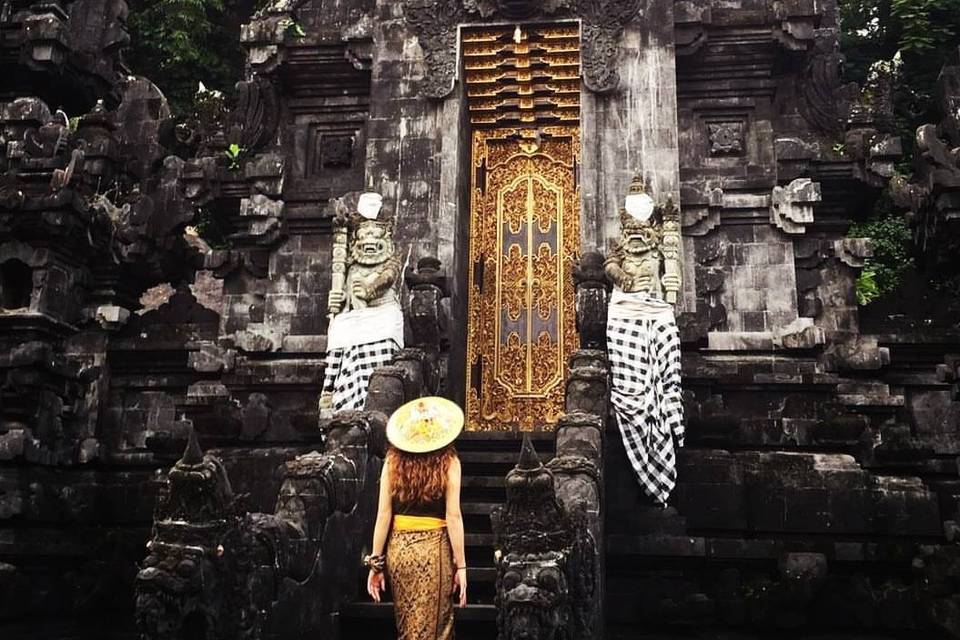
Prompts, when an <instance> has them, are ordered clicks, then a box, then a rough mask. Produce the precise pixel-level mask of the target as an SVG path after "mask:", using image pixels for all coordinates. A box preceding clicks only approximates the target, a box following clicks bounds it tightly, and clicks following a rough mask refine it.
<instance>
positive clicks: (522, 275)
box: [466, 126, 580, 430]
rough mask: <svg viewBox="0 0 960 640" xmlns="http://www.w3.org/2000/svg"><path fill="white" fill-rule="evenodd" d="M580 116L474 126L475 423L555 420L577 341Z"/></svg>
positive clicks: (470, 377)
mask: <svg viewBox="0 0 960 640" xmlns="http://www.w3.org/2000/svg"><path fill="white" fill-rule="evenodd" d="M579 155H580V140H579V130H578V127H576V126H556V127H545V128H543V129H541V130H538V132H537V133H534V132H532V131H531V130H529V129H513V128H497V129H492V130H478V131H474V133H473V165H472V179H471V180H472V203H471V219H470V263H469V264H470V270H471V271H470V274H469V276H468V277H469V279H470V283H469V284H470V286H469V294H468V295H469V303H468V304H469V326H468V335H467V375H466V378H467V426H468V428H469V429H473V430H516V429H520V430H536V429H550V428H552V427H553V425H555V424H556V422H557V419H558V418H559V417H560V416H561V415H562V413H563V398H564V387H565V380H566V368H567V358H568V356H569V354H570V352H571V351H572V350H574V349H576V348H577V346H578V344H577V334H576V325H575V314H574V290H573V280H572V277H571V269H572V265H573V261H574V259H575V257H576V255H577V253H578V252H579V248H580V246H579V245H580V230H579V216H580V196H579V190H578V187H577V183H576V172H577V162H578V158H579Z"/></svg>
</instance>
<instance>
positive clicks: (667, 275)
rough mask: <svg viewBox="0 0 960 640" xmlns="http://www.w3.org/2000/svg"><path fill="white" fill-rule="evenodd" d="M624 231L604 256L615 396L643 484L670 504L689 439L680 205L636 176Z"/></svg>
mask: <svg viewBox="0 0 960 640" xmlns="http://www.w3.org/2000/svg"><path fill="white" fill-rule="evenodd" d="M620 224H621V234H620V239H619V241H618V243H617V245H616V247H615V249H614V250H613V252H612V254H611V256H610V257H609V258H608V259H607V261H606V263H605V264H604V270H605V272H606V274H607V277H608V278H609V279H610V280H611V281H612V282H613V285H614V288H613V293H612V295H611V298H610V308H609V312H608V316H607V352H608V356H609V359H610V370H611V373H612V377H613V385H612V389H611V394H610V399H611V402H612V404H613V407H614V411H615V413H616V416H617V422H618V424H619V426H620V433H621V435H622V437H623V445H624V448H625V449H626V452H627V457H628V459H629V460H630V464H631V465H632V466H633V468H634V470H635V471H636V473H637V478H638V480H639V482H640V485H641V486H642V487H643V490H644V491H645V492H646V493H647V495H649V496H650V497H651V498H653V499H654V500H655V501H656V502H658V503H661V504H666V502H667V499H668V498H669V497H670V493H671V492H672V491H673V488H674V486H675V485H676V481H677V472H676V451H675V447H679V446H683V437H684V426H683V404H682V401H681V399H682V395H681V388H680V332H679V330H678V328H677V322H676V319H675V317H674V312H673V305H674V304H676V302H677V298H678V295H679V292H680V285H681V262H680V246H681V245H680V212H679V210H678V209H677V207H676V206H675V205H674V204H673V202H672V201H670V200H668V201H667V202H666V204H662V205H657V204H656V203H655V202H654V199H653V198H652V197H651V196H650V195H649V194H647V193H646V191H645V189H644V185H643V182H642V180H640V179H639V178H635V179H634V180H633V182H632V183H631V184H630V189H629V192H628V194H627V196H626V198H625V199H624V203H623V207H622V209H621V210H620Z"/></svg>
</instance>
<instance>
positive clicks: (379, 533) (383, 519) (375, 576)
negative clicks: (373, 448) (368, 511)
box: [367, 460, 393, 602]
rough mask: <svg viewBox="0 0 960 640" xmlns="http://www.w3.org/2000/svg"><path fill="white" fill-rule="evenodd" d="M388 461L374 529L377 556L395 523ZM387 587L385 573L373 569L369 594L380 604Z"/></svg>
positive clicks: (382, 480) (381, 473)
mask: <svg viewBox="0 0 960 640" xmlns="http://www.w3.org/2000/svg"><path fill="white" fill-rule="evenodd" d="M388 467H389V464H388V463H387V461H386V460H384V462H383V470H382V471H381V472H380V498H379V501H378V503H377V522H376V524H375V525H374V527H373V544H372V545H371V546H370V553H371V554H372V555H375V556H379V555H383V554H384V553H385V549H386V546H387V536H388V535H389V534H390V524H391V523H392V521H393V500H392V496H391V495H390V471H389V468H388ZM384 587H385V580H384V579H383V573H382V572H381V573H376V572H374V571H373V569H371V570H370V573H369V574H368V575H367V593H369V594H370V597H371V598H373V599H374V600H375V601H377V602H380V593H381V592H382V591H383V589H384Z"/></svg>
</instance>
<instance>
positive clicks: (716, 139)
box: [707, 122, 745, 156]
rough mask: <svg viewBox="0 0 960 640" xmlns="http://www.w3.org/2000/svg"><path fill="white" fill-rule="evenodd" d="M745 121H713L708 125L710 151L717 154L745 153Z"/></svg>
mask: <svg viewBox="0 0 960 640" xmlns="http://www.w3.org/2000/svg"><path fill="white" fill-rule="evenodd" d="M744 129H745V127H744V123H743V122H711V123H709V124H708V125H707V132H708V133H709V136H710V153H711V154H712V155H715V156H719V155H728V154H738V153H743V134H744Z"/></svg>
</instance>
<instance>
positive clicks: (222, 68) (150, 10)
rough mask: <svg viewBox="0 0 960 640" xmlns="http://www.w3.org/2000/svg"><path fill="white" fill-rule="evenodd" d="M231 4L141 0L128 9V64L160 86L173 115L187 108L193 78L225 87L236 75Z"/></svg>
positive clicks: (239, 70) (201, 0)
mask: <svg viewBox="0 0 960 640" xmlns="http://www.w3.org/2000/svg"><path fill="white" fill-rule="evenodd" d="M228 1H229V0H228ZM234 8H235V7H234V6H233V5H231V6H230V7H228V6H227V5H225V4H224V0H144V2H143V3H142V4H140V5H139V6H138V7H136V8H135V9H134V10H133V11H131V13H130V18H129V21H128V24H129V27H130V32H131V36H132V47H131V51H130V55H129V56H128V59H129V62H130V66H131V68H132V69H133V70H134V71H135V72H136V73H139V74H143V75H145V76H147V77H149V78H150V79H151V80H153V81H154V82H155V83H156V84H157V85H158V86H159V87H160V89H161V90H163V92H164V94H165V95H166V96H167V99H168V100H169V101H170V105H171V107H172V109H173V112H174V114H176V115H184V114H187V113H189V112H190V111H192V109H193V101H194V97H195V94H196V92H197V85H198V82H203V83H205V84H206V85H207V86H209V87H212V88H213V89H220V90H224V89H228V88H229V87H231V86H232V85H233V84H235V83H236V81H237V80H239V79H240V76H241V73H242V69H243V56H242V54H241V51H240V46H239V39H240V38H239V20H238V19H237V16H236V15H234V13H233V10H234Z"/></svg>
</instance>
